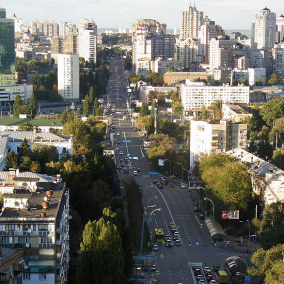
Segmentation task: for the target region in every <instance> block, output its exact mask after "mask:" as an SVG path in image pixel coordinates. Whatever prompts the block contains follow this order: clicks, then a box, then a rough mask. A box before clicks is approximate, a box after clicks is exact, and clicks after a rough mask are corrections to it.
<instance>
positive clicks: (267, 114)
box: [260, 98, 284, 126]
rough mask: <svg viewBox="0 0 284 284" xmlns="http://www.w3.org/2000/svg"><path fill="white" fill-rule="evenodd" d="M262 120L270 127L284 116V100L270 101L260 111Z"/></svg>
mask: <svg viewBox="0 0 284 284" xmlns="http://www.w3.org/2000/svg"><path fill="white" fill-rule="evenodd" d="M260 114H261V116H262V119H263V120H264V121H265V122H266V124H267V125H268V126H272V125H273V121H274V120H275V119H277V118H281V117H283V116H284V98H276V99H271V100H269V101H268V102H267V103H266V104H264V105H263V107H262V109H261V110H260Z"/></svg>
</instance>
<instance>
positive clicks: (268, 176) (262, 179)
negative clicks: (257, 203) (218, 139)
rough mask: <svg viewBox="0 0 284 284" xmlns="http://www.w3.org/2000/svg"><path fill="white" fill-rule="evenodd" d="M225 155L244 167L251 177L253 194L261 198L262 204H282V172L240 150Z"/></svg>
mask: <svg viewBox="0 0 284 284" xmlns="http://www.w3.org/2000/svg"><path fill="white" fill-rule="evenodd" d="M227 154H228V155H230V156H232V157H235V158H237V159H238V160H240V161H241V162H242V163H244V164H245V165H246V167H247V168H248V173H249V174H250V177H251V182H252V189H253V192H254V193H255V194H256V195H260V196H261V197H262V199H263V201H264V204H272V203H275V202H278V201H280V202H284V171H283V170H281V169H279V168H277V167H275V166H274V165H273V164H271V163H270V162H268V161H265V160H264V159H261V158H259V157H258V156H257V155H254V154H253V153H250V152H248V151H246V150H245V149H242V148H234V149H232V150H230V151H228V152H227Z"/></svg>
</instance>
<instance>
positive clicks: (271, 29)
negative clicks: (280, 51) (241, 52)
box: [251, 8, 276, 50]
mask: <svg viewBox="0 0 284 284" xmlns="http://www.w3.org/2000/svg"><path fill="white" fill-rule="evenodd" d="M275 35H276V13H274V12H271V11H270V9H268V8H264V9H262V10H261V11H259V12H258V13H256V15H255V19H254V21H253V22H252V26H251V47H252V49H267V50H268V49H271V48H272V47H273V46H274V43H275Z"/></svg>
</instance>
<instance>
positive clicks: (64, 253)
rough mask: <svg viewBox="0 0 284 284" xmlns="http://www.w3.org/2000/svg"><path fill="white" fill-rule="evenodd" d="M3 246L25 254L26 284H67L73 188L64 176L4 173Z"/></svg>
mask: <svg viewBox="0 0 284 284" xmlns="http://www.w3.org/2000/svg"><path fill="white" fill-rule="evenodd" d="M0 192H1V194H2V196H3V208H2V212H1V214H0V240H1V241H0V247H2V248H22V249H24V251H25V255H24V260H25V266H24V268H23V282H22V283H23V284H25V283H29V284H31V283H32V284H36V283H47V284H50V283H56V284H57V283H62V284H63V283H67V281H68V278H67V275H68V268H69V219H70V215H69V189H68V188H66V184H65V183H64V182H62V181H61V178H60V176H57V177H51V176H47V175H41V174H37V173H32V172H23V173H20V172H19V171H18V170H16V171H15V170H13V171H8V172H0Z"/></svg>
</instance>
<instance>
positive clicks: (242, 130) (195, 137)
mask: <svg viewBox="0 0 284 284" xmlns="http://www.w3.org/2000/svg"><path fill="white" fill-rule="evenodd" d="M246 136H247V125H246V124H242V123H232V122H231V121H225V120H221V121H220V122H216V123H213V122H208V121H201V120H191V121H190V169H193V168H194V167H195V166H196V163H198V161H199V159H200V157H201V156H202V155H206V154H208V155H209V154H211V153H221V152H226V151H229V149H232V148H237V147H239V148H245V147H246V145H247V137H246Z"/></svg>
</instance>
